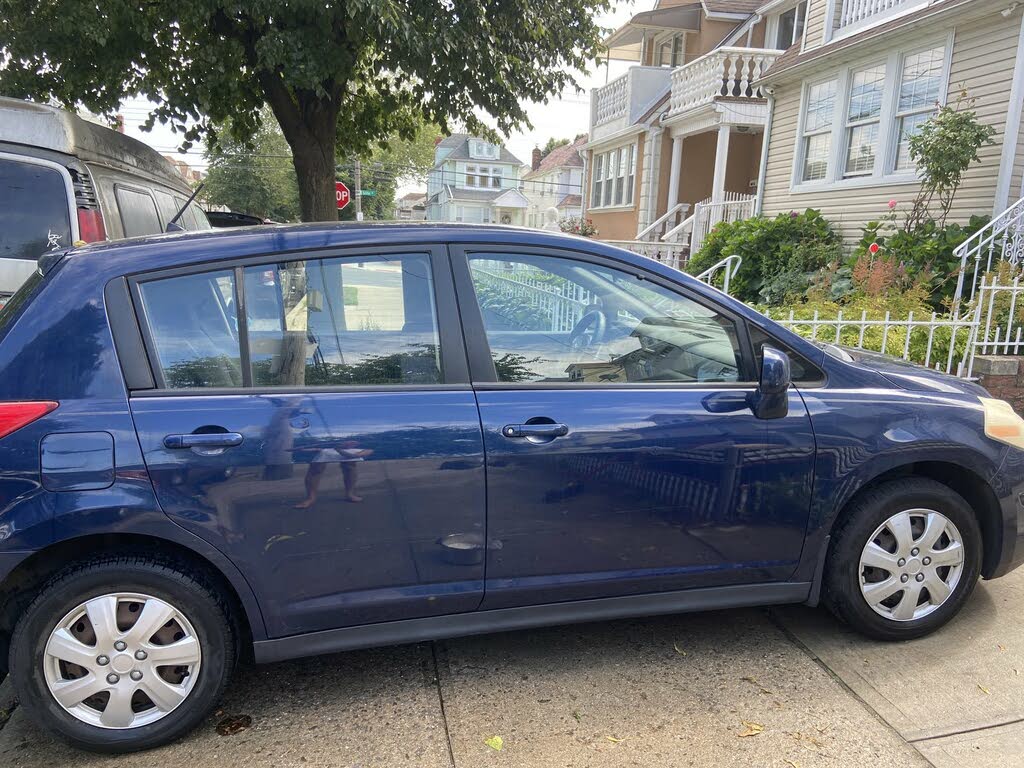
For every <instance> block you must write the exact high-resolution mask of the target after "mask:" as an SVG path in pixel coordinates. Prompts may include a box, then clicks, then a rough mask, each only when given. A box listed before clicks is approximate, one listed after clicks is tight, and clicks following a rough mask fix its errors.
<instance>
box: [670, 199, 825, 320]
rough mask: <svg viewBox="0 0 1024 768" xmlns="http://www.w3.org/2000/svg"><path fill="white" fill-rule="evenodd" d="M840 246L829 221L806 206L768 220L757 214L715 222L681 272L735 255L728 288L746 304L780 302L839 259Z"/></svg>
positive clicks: (694, 271)
mask: <svg viewBox="0 0 1024 768" xmlns="http://www.w3.org/2000/svg"><path fill="white" fill-rule="evenodd" d="M840 247H841V243H840V239H839V236H838V235H836V233H835V232H833V230H832V227H831V225H829V223H828V221H827V220H826V219H825V218H824V217H822V215H821V214H820V213H819V212H818V211H816V210H814V209H811V208H808V209H807V210H806V211H804V212H803V213H796V212H793V213H780V214H779V215H778V216H776V217H775V218H772V219H769V218H765V217H763V216H756V217H754V218H750V219H744V220H742V221H734V222H722V223H720V224H718V225H716V226H715V227H714V228H713V229H712V230H711V232H710V233H709V234H708V236H707V238H705V240H704V243H703V245H702V246H701V249H700V251H698V252H697V253H696V254H694V255H693V256H692V257H691V258H690V260H689V262H688V263H687V266H686V270H687V272H689V273H690V274H693V275H696V274H699V273H701V272H703V271H704V270H706V269H707V268H708V267H710V266H712V265H714V264H715V263H717V262H718V261H721V260H722V259H724V258H725V257H727V256H731V255H733V254H737V255H739V256H740V257H742V259H743V263H742V264H741V266H740V269H739V272H738V273H737V275H736V277H735V278H733V280H732V281H731V282H730V284H729V290H730V292H731V293H732V294H733V295H734V296H736V297H737V298H738V299H740V300H742V301H747V302H751V303H757V302H762V303H763V302H780V301H783V300H784V299H786V298H788V297H790V296H793V295H799V294H802V293H803V292H804V291H806V290H807V288H808V286H809V285H810V282H811V279H812V277H813V275H814V273H815V272H816V271H817V270H819V269H821V268H822V267H824V266H825V265H826V264H828V263H829V262H831V261H836V260H838V259H839V258H840V257H841V253H840Z"/></svg>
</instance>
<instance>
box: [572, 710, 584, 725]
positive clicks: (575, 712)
mask: <svg viewBox="0 0 1024 768" xmlns="http://www.w3.org/2000/svg"><path fill="white" fill-rule="evenodd" d="M572 716H573V717H574V718H576V722H577V723H582V722H583V715H581V714H580V711H579V710H578V709H574V710H573V711H572Z"/></svg>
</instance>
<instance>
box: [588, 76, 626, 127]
mask: <svg viewBox="0 0 1024 768" xmlns="http://www.w3.org/2000/svg"><path fill="white" fill-rule="evenodd" d="M593 99H594V114H593V124H594V125H601V124H602V123H607V122H610V121H611V120H615V119H616V118H619V117H622V116H623V115H625V114H626V112H627V111H628V110H629V73H628V72H627V73H626V74H624V75H622V76H621V77H617V78H615V79H614V80H612V81H611V82H610V83H608V84H607V85H602V86H601V87H600V88H597V89H595V90H594V95H593Z"/></svg>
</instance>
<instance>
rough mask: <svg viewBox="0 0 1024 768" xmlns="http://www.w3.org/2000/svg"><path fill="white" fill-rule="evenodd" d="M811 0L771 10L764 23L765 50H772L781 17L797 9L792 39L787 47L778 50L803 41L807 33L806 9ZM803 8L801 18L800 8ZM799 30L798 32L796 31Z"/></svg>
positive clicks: (799, 0) (799, 1)
mask: <svg viewBox="0 0 1024 768" xmlns="http://www.w3.org/2000/svg"><path fill="white" fill-rule="evenodd" d="M811 2H812V0H797V2H795V3H787V4H786V5H785V7H783V8H782V9H781V10H773V11H772V13H771V15H770V16H769V17H768V20H767V21H766V22H765V30H764V33H765V34H764V40H765V46H764V47H765V48H774V43H775V38H776V37H778V34H779V26H780V25H781V24H782V17H783V16H784V15H786V14H787V13H789V12H790V11H792V10H794V9H797V13H796V19H795V21H796V23H794V24H793V37H792V40H791V41H790V43H789V45H787V46H784V47H783V48H780V49H778V50H786V49H787V48H789V47H790V46H793V45H796V44H797V43H798V42H800V41H801V40H803V39H804V33H805V32H806V31H807V9H808V6H809V5H810V3H811ZM801 6H803V9H804V12H803V16H802V17H801V14H800V10H799V9H800V7H801ZM801 21H802V22H803V26H800V22H801ZM797 30H799V31H797Z"/></svg>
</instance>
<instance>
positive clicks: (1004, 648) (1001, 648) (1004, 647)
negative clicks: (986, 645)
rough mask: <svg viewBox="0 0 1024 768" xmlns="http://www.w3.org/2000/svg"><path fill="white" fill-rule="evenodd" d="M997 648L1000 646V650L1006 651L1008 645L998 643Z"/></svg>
mask: <svg viewBox="0 0 1024 768" xmlns="http://www.w3.org/2000/svg"><path fill="white" fill-rule="evenodd" d="M996 648H998V649H999V650H1000V651H1005V650H1006V646H1005V645H1002V644H999V645H997V646H996Z"/></svg>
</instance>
